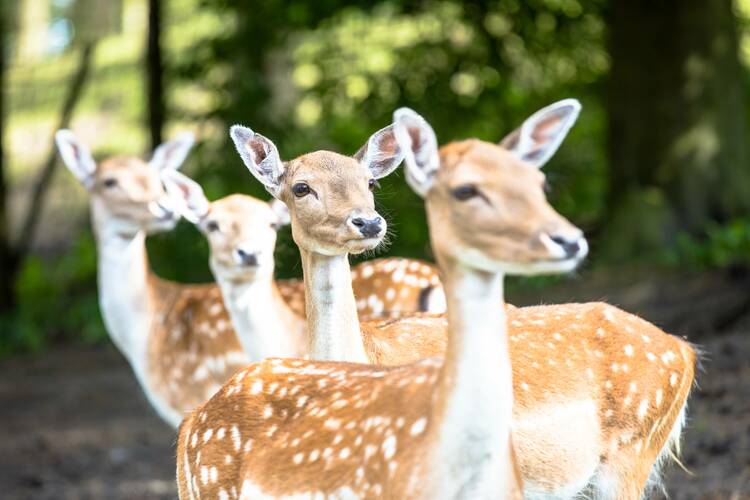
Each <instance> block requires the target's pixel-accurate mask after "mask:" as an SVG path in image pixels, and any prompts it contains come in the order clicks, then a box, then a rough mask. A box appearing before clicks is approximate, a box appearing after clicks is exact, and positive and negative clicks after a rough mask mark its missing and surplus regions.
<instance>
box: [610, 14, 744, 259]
mask: <svg viewBox="0 0 750 500" xmlns="http://www.w3.org/2000/svg"><path fill="white" fill-rule="evenodd" d="M609 25H610V27H611V34H610V36H611V38H610V54H611V57H612V70H611V73H610V82H609V92H608V107H609V157H610V165H611V177H610V190H609V200H608V201H609V203H608V207H609V208H610V210H611V211H610V214H609V217H607V219H608V222H607V223H606V224H615V226H616V228H615V229H614V231H615V232H614V234H613V235H612V240H613V241H614V239H617V240H618V241H614V244H615V245H617V246H619V247H620V248H624V249H629V251H631V252H632V251H633V250H635V249H637V248H633V247H634V246H635V247H638V246H640V247H641V248H640V250H643V249H646V248H648V247H649V246H650V247H652V248H655V247H661V246H663V245H665V244H666V245H670V244H672V243H674V241H675V237H676V236H677V235H678V234H680V233H689V234H692V235H698V236H700V235H702V234H704V230H705V228H706V225H707V223H709V222H711V221H716V222H719V223H721V222H724V221H726V220H728V219H731V218H733V217H738V216H747V215H750V169H749V168H748V150H747V147H746V144H745V139H746V137H747V126H746V125H747V124H746V116H745V96H744V89H743V84H742V83H743V82H742V77H741V70H740V64H739V58H738V42H737V33H736V24H735V19H734V15H733V11H732V2H731V0H656V1H654V0H627V1H616V2H611V4H610V19H609ZM646 219H650V220H646ZM626 226H628V227H626ZM636 227H637V229H636ZM644 228H650V229H644ZM644 238H645V239H647V240H649V241H645V240H644ZM628 240H630V241H628ZM639 240H640V241H639Z"/></svg>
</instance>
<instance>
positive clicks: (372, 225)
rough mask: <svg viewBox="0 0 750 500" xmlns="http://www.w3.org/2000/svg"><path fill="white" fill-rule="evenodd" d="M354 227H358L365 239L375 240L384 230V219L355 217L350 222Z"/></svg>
mask: <svg viewBox="0 0 750 500" xmlns="http://www.w3.org/2000/svg"><path fill="white" fill-rule="evenodd" d="M350 222H351V223H352V226H354V227H356V228H357V229H358V230H359V232H360V234H361V235H362V236H364V237H365V238H374V237H376V236H378V235H379V234H380V231H382V230H383V219H381V218H380V217H375V218H374V219H365V218H364V217H354V218H353V219H351V220H350Z"/></svg>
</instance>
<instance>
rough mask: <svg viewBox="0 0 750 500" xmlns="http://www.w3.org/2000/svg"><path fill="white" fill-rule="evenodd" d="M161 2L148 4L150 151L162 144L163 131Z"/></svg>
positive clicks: (158, 0)
mask: <svg viewBox="0 0 750 500" xmlns="http://www.w3.org/2000/svg"><path fill="white" fill-rule="evenodd" d="M161 8H162V5H161V0H149V2H148V41H147V44H146V45H147V50H146V69H147V80H148V83H147V87H148V90H147V92H146V93H147V95H148V129H149V134H150V138H151V149H152V150H153V149H155V148H156V147H157V146H158V145H159V144H161V142H162V133H163V130H164V116H165V104H164V64H163V61H162V52H161V18H162V15H161Z"/></svg>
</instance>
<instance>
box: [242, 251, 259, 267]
mask: <svg viewBox="0 0 750 500" xmlns="http://www.w3.org/2000/svg"><path fill="white" fill-rule="evenodd" d="M237 256H238V257H239V258H240V260H241V261H242V263H243V264H244V265H246V266H257V265H258V256H257V255H256V254H254V253H249V252H246V251H244V250H243V249H241V248H238V249H237Z"/></svg>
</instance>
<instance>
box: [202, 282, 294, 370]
mask: <svg viewBox="0 0 750 500" xmlns="http://www.w3.org/2000/svg"><path fill="white" fill-rule="evenodd" d="M214 275H216V276H218V274H217V273H214ZM217 281H218V283H219V287H220V288H221V293H222V295H223V297H224V303H225V304H226V306H227V309H228V311H229V316H230V317H231V318H232V324H233V325H234V329H235V331H236V332H237V337H238V338H239V340H240V343H241V344H242V348H243V350H244V351H245V353H246V354H247V355H248V356H249V361H250V362H256V361H260V360H262V359H264V358H269V357H283V358H299V357H304V356H305V354H306V352H307V345H306V342H307V338H306V335H305V325H304V321H303V320H302V319H301V318H299V317H298V316H297V315H296V314H294V312H292V310H291V309H290V308H289V306H288V305H287V303H286V302H285V301H284V299H283V298H282V297H281V293H280V292H279V290H278V288H277V287H276V283H275V281H274V280H273V272H271V273H270V275H268V276H256V277H254V278H253V279H252V280H241V281H233V280H226V279H219V280H217Z"/></svg>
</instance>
